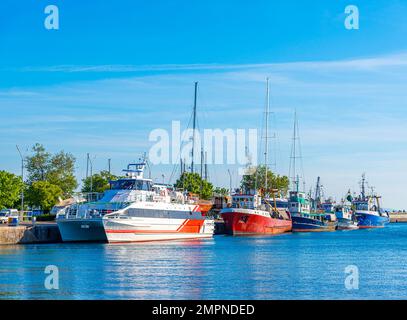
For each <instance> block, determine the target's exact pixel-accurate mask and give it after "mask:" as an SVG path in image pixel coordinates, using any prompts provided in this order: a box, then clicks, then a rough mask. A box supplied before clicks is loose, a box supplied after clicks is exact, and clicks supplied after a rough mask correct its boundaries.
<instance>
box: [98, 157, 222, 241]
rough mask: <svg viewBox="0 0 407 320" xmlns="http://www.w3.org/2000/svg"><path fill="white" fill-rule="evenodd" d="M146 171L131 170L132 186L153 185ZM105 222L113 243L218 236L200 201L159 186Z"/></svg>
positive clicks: (108, 214)
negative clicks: (146, 175)
mask: <svg viewBox="0 0 407 320" xmlns="http://www.w3.org/2000/svg"><path fill="white" fill-rule="evenodd" d="M143 169H144V164H143V163H141V164H137V166H136V169H135V170H134V171H132V170H128V172H129V173H130V174H131V175H133V176H134V181H133V182H132V186H136V185H143V184H144V182H147V183H148V182H151V181H150V180H149V179H144V178H143V176H142V173H143ZM206 205H207V204H206ZM205 208H207V207H205ZM102 220H103V227H104V231H105V234H106V237H107V240H108V242H111V243H118V242H119V243H124V242H145V241H159V240H179V239H197V238H210V237H212V236H213V232H214V221H213V219H212V218H208V217H206V215H205V213H203V212H202V210H201V208H200V205H199V204H197V203H196V199H189V198H188V196H187V195H186V194H184V193H181V192H178V191H175V190H172V189H171V188H169V187H168V186H166V185H159V184H156V185H152V188H151V189H149V188H146V197H141V198H139V199H137V200H136V201H133V202H131V203H128V204H127V205H126V206H124V207H123V208H121V209H119V210H116V211H114V212H111V213H107V214H106V215H104V216H103V219H102Z"/></svg>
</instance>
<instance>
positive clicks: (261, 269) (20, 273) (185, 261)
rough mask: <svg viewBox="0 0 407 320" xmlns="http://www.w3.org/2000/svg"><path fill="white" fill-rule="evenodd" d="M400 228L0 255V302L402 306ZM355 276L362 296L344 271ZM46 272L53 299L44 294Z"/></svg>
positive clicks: (404, 260) (404, 280)
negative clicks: (54, 280) (379, 302)
mask: <svg viewBox="0 0 407 320" xmlns="http://www.w3.org/2000/svg"><path fill="white" fill-rule="evenodd" d="M406 236H407V224H404V225H400V224H398V225H391V226H389V227H388V228H385V229H382V230H375V232H365V231H363V230H356V231H354V232H332V233H313V234H311V233H308V234H287V235H279V236H271V237H269V236H267V237H230V236H217V237H215V238H214V239H205V240H188V241H187V240H184V241H173V242H154V243H143V244H120V245H119V244H115V245H112V244H48V245H17V246H0V299H4V298H7V299H355V298H358V299H368V298H370V299H376V298H380V299H390V298H391V299H402V298H405V297H406V292H407V249H406V248H405V238H406ZM350 264H352V265H356V266H358V268H359V270H360V289H359V290H357V291H348V290H346V288H345V286H344V278H345V274H344V268H345V267H346V266H347V265H350ZM47 265H56V266H57V267H58V268H59V278H60V279H59V280H60V289H59V290H51V291H50V290H46V289H45V287H44V280H45V277H46V276H47V275H45V274H44V269H45V267H46V266H47Z"/></svg>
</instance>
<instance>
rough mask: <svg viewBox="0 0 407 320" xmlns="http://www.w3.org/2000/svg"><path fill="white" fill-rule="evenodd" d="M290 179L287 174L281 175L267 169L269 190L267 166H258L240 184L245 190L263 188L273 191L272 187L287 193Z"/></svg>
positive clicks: (268, 191) (267, 191)
mask: <svg viewBox="0 0 407 320" xmlns="http://www.w3.org/2000/svg"><path fill="white" fill-rule="evenodd" d="M289 185H290V181H289V179H288V177H287V176H280V175H278V174H275V173H273V172H272V171H271V170H270V169H267V190H265V189H266V166H264V165H261V166H257V167H256V168H255V169H254V170H253V172H252V173H251V174H249V175H244V176H243V178H242V180H241V183H240V186H241V188H242V189H243V190H254V189H257V190H262V191H266V193H271V190H272V189H278V190H279V192H280V193H282V194H286V193H287V192H288V187H289Z"/></svg>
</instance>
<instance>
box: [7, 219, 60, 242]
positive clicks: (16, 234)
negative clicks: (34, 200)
mask: <svg viewBox="0 0 407 320" xmlns="http://www.w3.org/2000/svg"><path fill="white" fill-rule="evenodd" d="M58 242H62V240H61V234H60V233H59V229H58V226H57V225H56V223H38V224H35V225H31V224H30V225H19V226H15V227H12V226H8V225H1V226H0V244H28V243H58Z"/></svg>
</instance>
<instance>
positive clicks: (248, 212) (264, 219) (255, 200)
mask: <svg viewBox="0 0 407 320" xmlns="http://www.w3.org/2000/svg"><path fill="white" fill-rule="evenodd" d="M266 88H267V91H266V108H265V113H264V114H265V119H264V120H265V133H264V137H265V150H264V151H265V152H264V156H265V159H264V169H265V170H264V172H265V174H264V185H262V186H261V188H259V187H258V186H257V188H254V189H256V190H244V192H243V193H237V194H234V195H232V204H231V207H228V208H224V209H222V210H221V212H220V214H221V216H222V218H223V220H224V221H225V231H226V233H228V234H231V235H264V234H280V233H284V232H288V231H291V228H292V221H291V216H290V214H289V212H288V210H287V202H285V201H283V200H282V199H276V193H277V192H278V190H276V189H272V188H270V186H269V185H268V181H267V176H268V172H269V171H268V166H267V164H268V152H267V150H268V135H269V133H268V116H269V109H270V94H269V79H268V78H267V86H266ZM257 170H258V168H257V169H256V180H257ZM250 171H251V170H250V168H249V167H248V168H247V173H248V175H250ZM247 189H249V188H247ZM257 189H262V192H261V194H262V195H263V196H264V197H262V196H261V195H260V194H259V193H258V190H257ZM270 194H272V197H270V196H269V195H270ZM277 204H279V207H278V206H277Z"/></svg>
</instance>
